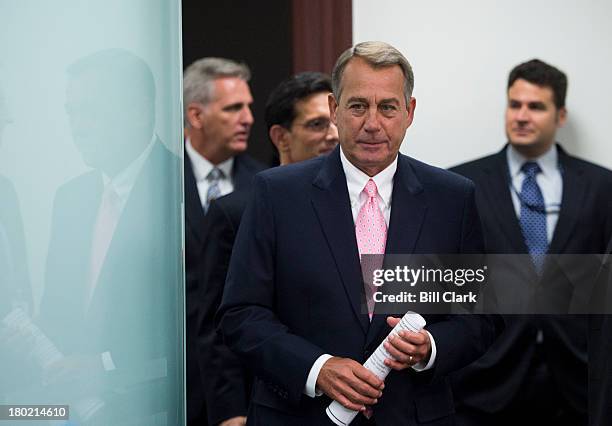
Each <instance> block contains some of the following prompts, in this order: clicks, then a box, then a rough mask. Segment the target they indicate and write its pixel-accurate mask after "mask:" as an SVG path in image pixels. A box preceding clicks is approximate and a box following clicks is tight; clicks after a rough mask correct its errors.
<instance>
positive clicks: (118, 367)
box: [38, 49, 183, 425]
mask: <svg viewBox="0 0 612 426" xmlns="http://www.w3.org/2000/svg"><path fill="white" fill-rule="evenodd" d="M68 76H69V78H68V88H67V99H66V111H67V114H68V117H69V122H70V128H71V131H72V135H73V139H74V142H75V145H76V146H77V148H78V150H79V152H80V153H81V155H82V157H83V160H84V162H85V163H86V164H87V165H88V166H89V167H91V168H92V169H93V170H91V171H90V172H87V173H85V174H83V175H81V176H77V177H76V178H74V179H72V180H70V181H69V182H67V183H66V184H65V185H63V186H62V187H60V188H59V189H58V191H57V194H56V197H55V201H54V207H53V217H52V228H51V237H50V244H49V251H48V256H47V267H46V276H45V289H44V295H43V298H42V302H41V307H40V318H39V321H38V324H39V325H40V327H41V328H42V329H43V331H44V332H45V334H46V336H47V337H48V338H49V339H50V340H51V342H52V343H53V347H54V348H53V349H49V348H45V352H46V354H45V355H46V357H47V358H48V359H42V360H41V362H43V363H44V364H45V376H46V377H45V384H46V385H47V386H45V387H42V389H43V390H44V391H45V392H49V394H50V395H47V397H48V398H50V399H41V400H45V401H47V400H62V401H70V404H71V417H72V416H73V415H74V417H75V418H77V419H79V418H80V420H81V421H83V422H89V423H88V424H124V423H125V424H138V425H140V424H142V425H145V424H155V423H156V422H157V421H158V420H159V419H160V418H163V419H166V421H167V422H168V424H175V423H176V422H179V421H180V419H182V417H183V416H182V409H181V404H180V402H181V401H182V398H180V396H179V395H178V394H177V392H176V389H177V387H178V384H179V383H180V382H179V378H180V372H181V370H180V369H179V368H178V366H179V365H180V359H181V358H180V356H181V355H182V351H181V350H180V346H179V345H178V342H179V341H180V340H179V339H178V337H179V336H177V334H176V333H177V330H178V329H179V324H180V323H181V321H182V320H181V319H180V318H179V317H178V313H180V312H181V309H180V307H181V306H182V302H181V301H180V300H179V298H178V297H177V295H178V294H180V292H179V291H178V289H179V287H178V285H179V283H180V281H179V280H180V277H181V274H180V264H181V256H180V247H181V238H180V229H181V208H180V200H181V196H180V192H179V191H180V179H179V171H180V163H179V161H178V158H176V157H175V156H174V155H173V154H171V153H170V152H169V151H168V150H167V149H166V148H165V147H164V146H163V145H162V143H161V141H160V140H159V139H158V138H157V136H156V135H155V131H154V129H155V84H154V77H153V74H152V72H151V70H150V68H149V67H148V65H147V64H146V63H145V62H144V61H143V60H142V59H140V58H138V57H137V56H135V55H134V54H132V53H130V52H127V51H125V50H122V49H109V50H103V51H99V52H96V53H93V54H91V55H89V56H86V57H84V58H82V59H80V60H78V61H77V62H75V63H74V64H73V65H71V66H70V67H69V68H68ZM118 105H120V107H118ZM150 401H155V403H154V404H151V402H150Z"/></svg>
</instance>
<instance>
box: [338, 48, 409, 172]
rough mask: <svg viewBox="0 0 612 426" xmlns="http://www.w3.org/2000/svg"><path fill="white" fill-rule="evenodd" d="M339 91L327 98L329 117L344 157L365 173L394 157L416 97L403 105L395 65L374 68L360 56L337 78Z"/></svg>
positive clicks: (378, 169)
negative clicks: (335, 130)
mask: <svg viewBox="0 0 612 426" xmlns="http://www.w3.org/2000/svg"><path fill="white" fill-rule="evenodd" d="M341 85H342V94H341V96H340V99H338V100H336V99H335V98H334V97H333V96H330V97H329V106H330V110H331V119H332V122H334V123H335V124H336V125H337V126H338V134H339V139H340V145H341V146H342V150H343V152H344V154H345V155H346V158H347V159H348V160H349V161H350V162H351V163H352V164H354V165H355V166H356V167H357V168H358V169H360V170H361V171H363V172H364V173H366V174H367V175H369V176H374V175H376V174H377V173H379V172H381V171H382V170H384V169H385V168H386V167H387V166H388V165H389V164H391V163H392V162H393V160H395V158H396V157H397V153H398V151H399V148H400V145H401V144H402V140H403V139H404V135H405V134H406V129H408V127H410V124H412V119H413V116H414V109H415V107H416V100H415V99H414V98H411V99H410V102H409V104H408V105H406V99H405V97H404V75H403V74H402V71H401V68H400V67H399V66H398V65H393V66H389V67H384V68H378V69H374V68H372V67H371V66H370V65H369V64H368V63H367V62H365V61H364V60H362V59H360V58H353V59H351V60H350V62H349V63H348V65H347V66H346V68H345V69H344V75H343V77H342V81H341Z"/></svg>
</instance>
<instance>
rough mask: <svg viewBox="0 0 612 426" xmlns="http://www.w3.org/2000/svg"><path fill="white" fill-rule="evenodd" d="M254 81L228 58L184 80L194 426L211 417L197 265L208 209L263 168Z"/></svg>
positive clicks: (192, 69)
mask: <svg viewBox="0 0 612 426" xmlns="http://www.w3.org/2000/svg"><path fill="white" fill-rule="evenodd" d="M249 79H250V71H249V69H248V67H247V66H246V65H244V64H239V63H236V62H234V61H231V60H229V59H223V58H203V59H199V60H197V61H195V62H194V63H192V64H191V65H190V66H189V67H187V69H186V70H185V73H184V77H183V103H184V106H183V111H184V122H185V123H184V124H185V267H186V295H187V305H186V310H187V322H186V324H187V423H188V424H189V425H192V424H193V425H205V424H206V417H207V415H206V412H205V410H204V391H203V384H202V379H201V375H200V371H199V366H198V360H197V350H196V348H195V322H196V314H195V312H196V308H197V307H196V298H197V295H198V287H199V286H200V284H199V282H198V279H199V277H198V271H199V269H198V268H199V266H198V265H197V261H198V259H199V255H200V252H201V250H202V243H203V242H204V240H205V239H206V232H205V214H206V210H207V209H208V207H209V205H210V202H211V201H212V200H214V199H215V198H218V197H220V196H223V195H226V194H229V193H230V192H232V191H234V190H240V189H246V188H248V187H249V186H250V184H251V180H252V178H253V175H254V174H255V173H256V172H258V171H260V170H262V169H263V168H264V167H263V165H261V164H259V163H258V162H256V161H255V160H253V159H252V158H250V157H248V156H247V155H246V154H244V152H245V151H246V149H247V144H248V139H249V135H250V131H251V127H252V125H253V115H252V114H251V104H252V103H253V97H252V96H251V91H250V89H249V85H248V81H249Z"/></svg>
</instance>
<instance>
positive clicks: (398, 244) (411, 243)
mask: <svg viewBox="0 0 612 426" xmlns="http://www.w3.org/2000/svg"><path fill="white" fill-rule="evenodd" d="M426 196H427V194H425V192H424V191H423V187H422V185H421V183H420V182H419V180H418V179H417V177H416V175H415V174H414V171H413V170H412V167H411V165H410V160H409V159H408V157H405V156H403V155H401V154H400V155H399V158H398V164H397V171H396V172H395V177H394V178H393V193H392V197H391V218H390V220H389V230H388V232H387V245H386V249H385V253H386V254H412V253H414V250H415V247H416V243H417V241H418V239H419V235H420V233H421V228H422V226H423V221H424V219H425V213H426V212H427V201H426ZM375 310H376V308H375ZM386 318H387V315H382V314H376V313H375V315H374V317H373V319H372V324H371V325H370V328H369V330H368V335H367V338H366V344H369V343H370V342H372V341H374V340H376V339H377V338H378V336H379V334H380V333H381V332H382V331H384V329H385V325H386Z"/></svg>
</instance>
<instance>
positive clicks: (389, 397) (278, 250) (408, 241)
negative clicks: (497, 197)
mask: <svg viewBox="0 0 612 426" xmlns="http://www.w3.org/2000/svg"><path fill="white" fill-rule="evenodd" d="M339 152H340V151H339V148H336V150H335V151H334V152H332V153H331V154H330V155H329V156H326V157H321V158H316V159H312V160H309V161H305V162H302V163H298V164H293V165H288V166H284V167H280V168H275V169H270V170H268V171H265V172H262V173H260V174H258V175H257V176H256V178H255V183H254V190H253V195H252V198H251V201H250V204H249V206H248V207H247V210H246V212H245V214H244V216H243V219H242V223H241V226H240V229H239V231H238V237H237V240H236V244H235V246H234V252H233V254H232V259H231V262H230V269H229V274H228V278H227V283H226V289H225V292H224V295H223V302H222V305H221V308H220V312H219V318H220V328H221V330H222V332H223V335H224V338H225V340H226V343H227V344H228V346H229V347H230V349H232V350H233V351H234V352H236V353H237V354H238V355H239V356H240V357H241V358H242V359H243V360H244V362H245V363H246V364H247V365H248V367H249V368H250V369H251V370H253V371H254V373H255V375H256V379H255V383H254V389H253V393H252V399H251V405H250V409H249V415H248V419H249V423H250V424H257V425H259V424H260V425H266V426H269V425H286V424H308V425H317V424H330V423H329V420H328V419H327V418H326V415H325V414H324V411H325V407H326V406H327V405H328V404H329V403H330V399H329V398H328V397H327V396H322V397H318V398H314V399H313V398H309V397H307V396H305V395H303V390H304V387H305V384H306V378H307V376H308V373H309V371H310V369H311V367H312V365H313V363H314V362H315V360H316V359H317V358H318V357H319V356H320V355H322V354H324V353H329V354H331V355H334V356H340V357H349V358H352V359H354V360H357V361H359V362H364V361H365V359H366V358H367V357H369V355H370V354H371V353H372V351H373V350H374V349H375V348H376V347H377V346H378V345H379V344H380V343H381V341H382V339H383V338H384V337H386V336H387V334H388V333H389V332H390V328H389V327H388V326H387V324H386V321H385V318H386V316H384V315H375V316H374V319H373V320H372V322H371V323H370V321H369V319H368V315H367V313H366V312H364V311H362V310H361V306H362V300H363V280H362V275H361V268H360V263H359V255H358V250H357V243H356V238H355V230H354V223H353V217H352V213H351V208H350V202H349V195H348V190H347V185H346V177H345V175H344V171H343V168H342V165H341V162H340V154H339ZM482 244H483V243H482V236H481V230H480V223H479V220H478V213H477V211H476V206H475V201H474V189H473V185H472V183H471V182H469V181H468V180H467V179H463V178H461V177H458V176H456V175H454V174H451V173H448V172H446V171H443V170H440V169H437V168H434V167H431V166H428V165H425V164H423V163H420V162H418V161H416V160H414V159H411V158H409V157H406V156H403V155H399V159H398V167H397V172H396V174H395V177H394V185H393V193H392V208H391V218H390V225H389V232H388V239H387V246H386V252H387V253H463V252H471V253H473V252H479V251H481V250H482V248H483V245H482ZM426 319H427V321H428V325H427V329H428V330H429V332H430V333H431V334H432V335H433V336H434V339H435V341H436V345H437V351H438V352H437V359H436V363H435V367H434V368H433V369H432V370H430V371H427V372H422V373H416V372H415V371H413V370H412V369H408V370H404V371H401V372H397V371H392V372H391V373H390V374H389V376H388V377H387V379H386V387H385V391H384V395H383V396H382V398H380V400H379V403H378V404H377V405H376V406H375V407H374V415H375V418H376V421H377V423H378V424H382V425H414V424H421V423H427V422H435V423H427V424H450V422H451V421H452V420H451V416H452V412H453V409H454V408H453V401H452V395H451V393H450V388H449V385H448V382H447V380H446V375H447V374H448V373H449V372H451V371H453V370H456V369H458V368H460V367H462V366H464V365H467V364H468V363H470V362H471V361H472V360H474V359H476V358H477V357H478V356H480V355H481V354H482V353H483V352H484V351H485V349H486V347H487V345H488V343H490V342H491V340H492V339H493V334H494V327H493V326H492V324H491V323H490V322H488V321H485V320H483V319H481V318H479V317H477V316H429V317H426ZM360 417H361V416H360ZM358 421H359V420H358Z"/></svg>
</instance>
